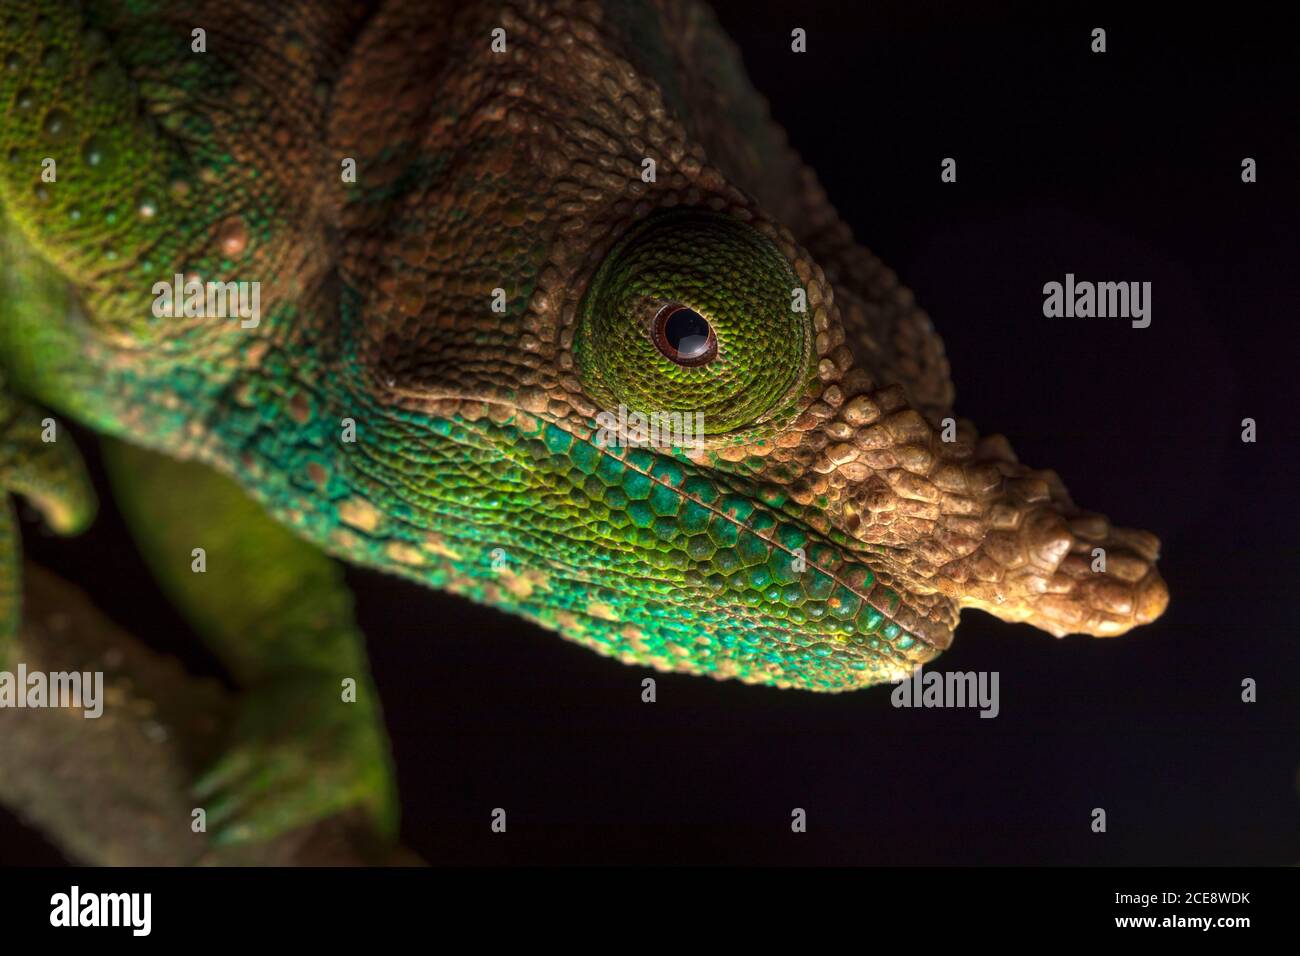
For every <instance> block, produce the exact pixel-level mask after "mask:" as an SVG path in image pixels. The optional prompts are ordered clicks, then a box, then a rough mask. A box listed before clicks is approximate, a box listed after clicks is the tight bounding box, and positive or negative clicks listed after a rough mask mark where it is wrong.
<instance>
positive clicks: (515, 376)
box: [0, 0, 1167, 764]
mask: <svg viewBox="0 0 1300 956" xmlns="http://www.w3.org/2000/svg"><path fill="white" fill-rule="evenodd" d="M231 6H232V5H231V4H230V3H229V2H228V0H223V2H222V3H221V4H215V3H212V4H208V3H184V4H170V5H164V4H157V3H153V2H149V0H134V2H99V3H95V2H92V3H86V4H84V5H81V6H80V7H78V6H75V5H72V4H57V3H53V2H46V3H31V2H29V0H27V2H8V0H6V2H0V23H3V33H0V207H2V208H3V212H4V215H5V216H6V217H7V218H8V221H9V226H8V227H7V230H6V232H7V241H8V242H9V243H11V244H13V245H14V247H15V248H18V247H24V248H29V249H30V250H31V251H34V254H35V256H37V257H39V258H40V259H41V260H44V261H45V262H47V263H49V264H50V265H51V266H52V267H53V268H54V269H57V270H58V272H60V273H61V274H62V276H64V277H65V278H66V280H67V283H68V287H69V288H71V289H72V290H73V291H74V292H75V297H74V298H73V300H72V303H71V305H69V306H66V307H63V308H56V307H55V306H54V305H51V301H52V300H51V297H50V296H49V295H46V296H45V297H43V298H42V297H39V296H33V295H28V296H26V297H24V296H23V295H21V294H14V293H12V292H11V293H10V302H9V304H8V305H6V306H5V308H4V313H3V319H4V326H5V329H6V341H8V342H11V343H17V344H15V345H13V346H12V347H10V348H7V350H6V361H7V363H8V364H9V367H10V371H9V376H10V380H11V383H12V388H13V390H14V391H21V392H23V393H25V394H27V395H29V396H31V397H33V398H36V399H39V400H40V401H42V402H44V403H46V404H48V405H51V406H53V407H55V408H56V409H58V410H59V411H61V412H62V413H63V414H66V415H69V416H72V417H74V418H76V419H77V420H79V421H81V422H83V423H85V424H87V425H89V426H90V427H92V428H94V429H97V430H99V431H101V432H103V433H105V434H108V435H112V436H116V437H118V438H121V439H124V440H126V441H127V442H130V443H134V444H138V445H142V446H147V447H148V448H150V449H154V450H156V451H159V452H162V453H164V454H166V455H168V456H172V457H175V458H182V459H193V460H197V461H200V462H203V463H205V464H208V465H211V466H213V467H215V468H216V469H218V470H219V471H221V472H224V473H225V474H227V475H229V476H231V477H233V478H234V480H235V481H236V482H237V483H238V484H239V485H240V486H242V488H243V489H244V490H245V491H246V492H247V493H248V494H249V495H251V496H252V497H253V498H254V499H256V501H258V502H259V503H260V504H261V505H262V506H264V508H265V509H266V511H267V512H268V513H269V514H271V515H272V516H274V518H275V519H277V520H278V521H280V522H282V523H283V524H284V525H287V526H288V527H289V528H291V529H293V530H294V531H296V532H297V533H298V534H299V535H301V536H302V537H304V538H305V539H307V540H308V541H311V542H314V543H315V544H316V545H318V546H319V547H320V548H322V549H324V550H325V551H326V552H328V553H329V554H331V555H334V556H336V557H338V558H341V559H344V560H346V561H350V562H355V563H358V564H363V565H367V566H370V567H375V568H381V569H383V570H386V571H390V572H392V573H395V574H399V575H402V576H404V577H407V578H410V579H412V580H414V581H417V582H419V583H421V584H424V585H427V586H430V587H436V588H443V589H447V590H451V591H454V592H456V593H459V594H463V595H465V596H467V597H469V598H471V599H473V600H476V601H480V602H484V603H487V604H492V605H495V606H497V607H501V608H504V609H507V610H509V611H512V612H514V613H517V614H519V615H522V616H523V617H526V618H528V619H530V620H532V621H535V622H537V623H539V624H541V625H542V626H544V627H546V628H549V629H552V630H555V631H557V632H559V633H560V634H561V635H563V636H564V637H566V638H568V639H570V640H574V641H578V642H581V643H583V644H585V645H587V646H589V647H591V648H592V649H594V650H596V651H598V652H599V653H602V654H605V655H608V656H611V657H615V658H618V659H620V660H622V661H625V662H627V663H634V664H642V665H650V666H653V667H656V668H659V669H661V670H675V671H686V672H690V673H697V674H704V675H709V676H713V677H719V678H721V677H734V678H737V679H739V680H742V681H746V682H751V683H761V684H772V685H776V686H779V687H795V688H803V689H809V690H818V691H839V690H849V689H855V688H861V687H866V686H870V685H873V684H880V683H883V682H887V681H890V680H893V679H896V678H898V677H900V676H902V675H904V674H906V673H907V672H908V671H909V670H911V669H912V668H914V667H915V666H917V665H918V664H923V663H925V662H928V661H931V660H933V659H934V658H935V657H936V656H937V655H938V654H939V653H941V652H942V650H943V649H945V648H946V647H947V646H948V645H949V643H950V642H951V637H952V631H953V629H954V628H955V626H956V624H957V621H958V616H959V612H960V610H961V609H962V608H963V607H976V608H980V609H984V610H987V611H989V612H991V613H993V614H996V615H998V616H1000V617H1002V618H1004V619H1007V620H1011V621H1026V622H1028V623H1030V624H1033V625H1035V626H1037V627H1040V628H1042V629H1044V630H1047V631H1049V632H1051V633H1054V634H1056V635H1058V636H1059V635H1062V634H1066V633H1089V634H1097V635H1112V634H1119V633H1122V632H1124V631H1126V630H1128V629H1129V628H1130V627H1132V626H1134V625H1136V624H1141V623H1145V622H1147V621H1150V620H1152V619H1154V618H1155V617H1157V616H1158V615H1159V614H1160V613H1161V611H1162V610H1163V609H1164V606H1165V604H1166V602H1167V593H1166V591H1165V588H1164V584H1163V582H1162V581H1161V579H1160V577H1159V574H1158V572H1157V571H1156V570H1155V566H1154V563H1155V559H1156V556H1157V550H1158V542H1157V541H1156V539H1155V538H1154V537H1153V536H1152V535H1149V534H1147V533H1145V532H1137V531H1130V530H1126V529H1121V528H1113V527H1111V525H1110V524H1109V522H1107V521H1106V519H1105V518H1103V517H1101V516H1099V515H1095V514H1090V513H1086V512H1083V511H1081V510H1079V509H1078V508H1076V507H1075V506H1074V504H1073V503H1072V501H1071V500H1070V498H1069V495H1068V493H1067V492H1066V490H1065V487H1064V485H1063V484H1062V483H1061V481H1060V479H1059V478H1058V477H1057V476H1056V475H1055V474H1054V473H1052V472H1050V471H1038V470H1033V469H1029V468H1026V467H1025V466H1022V465H1020V464H1019V463H1018V462H1017V461H1016V459H1015V456H1014V455H1013V454H1012V453H1011V450H1010V448H1009V446H1008V445H1007V443H1006V441H1005V440H1004V439H1002V438H1001V437H1000V436H991V437H986V438H983V439H980V438H979V436H978V435H977V434H976V432H975V430H974V428H973V427H972V426H971V425H970V423H968V422H966V421H964V420H956V419H953V420H952V423H951V425H950V426H949V427H948V428H947V429H944V430H941V426H942V425H943V424H944V419H947V418H949V417H950V415H951V403H952V386H951V383H950V382H949V380H948V374H947V362H946V359H945V358H944V355H943V348H942V343H941V342H940V340H939V338H938V336H937V334H936V333H935V332H934V329H933V327H932V326H931V324H930V321H929V319H928V317H927V316H926V315H925V313H924V312H922V311H921V310H920V309H918V308H917V307H916V306H915V304H914V302H913V300H912V296H911V293H910V292H908V291H907V290H906V289H903V288H902V287H901V286H899V285H898V283H897V280H896V278H895V276H894V275H893V273H892V272H890V271H889V270H888V269H887V268H885V267H884V266H883V265H882V264H881V263H880V262H879V260H877V259H875V257H874V256H872V255H871V254H870V253H869V252H868V251H867V250H866V249H864V248H862V247H861V246H859V245H857V244H856V243H855V242H854V241H853V239H852V236H851V234H850V233H849V230H848V229H847V227H845V226H844V224H843V223H842V222H841V221H840V220H839V219H838V217H837V216H836V214H835V212H834V210H833V209H832V208H831V206H830V205H829V203H827V201H826V199H825V196H824V195H823V193H822V191H821V189H820V187H819V186H818V185H817V183H816V180H815V178H814V177H813V175H812V174H811V172H810V171H809V170H807V169H806V167H804V166H803V165H802V163H801V162H800V161H799V159H798V157H797V156H796V155H795V154H794V152H793V151H792V150H790V149H789V148H788V146H787V145H786V143H785V139H784V135H783V134H782V133H781V131H780V129H779V128H778V127H776V126H775V125H774V124H773V123H772V122H771V120H770V118H769V117H768V114H767V110H766V106H765V105H764V104H763V102H762V100H761V98H760V97H758V96H757V94H756V93H755V92H754V91H753V90H752V88H751V87H750V85H749V83H748V81H747V79H746V78H745V75H744V72H743V69H742V67H741V65H740V62H739V58H738V56H737V54H736V51H735V50H734V48H733V47H732V46H731V44H730V43H729V42H728V41H727V40H726V38H725V37H724V36H723V35H722V34H721V32H720V31H719V29H718V28H717V25H716V23H715V22H714V21H713V19H712V17H711V15H710V14H709V13H708V12H707V10H705V9H704V8H702V7H700V6H698V5H696V4H694V3H689V2H676V0H664V2H649V0H645V2H638V0H632V2H627V3H618V4H609V5H607V6H605V7H604V8H602V7H600V6H598V5H594V4H592V5H584V6H583V7H582V8H581V12H577V11H575V10H573V9H571V8H570V7H569V6H568V5H566V4H563V3H558V2H557V3H555V4H549V3H545V2H543V3H530V4H523V3H519V4H514V3H487V2H485V3H473V4H463V3H445V4H438V3H428V2H424V0H420V2H415V0H411V2H401V0H392V2H377V3H370V4H364V3H363V4H340V5H339V6H338V9H337V10H331V9H326V6H327V5H318V4H313V3H306V2H301V3H288V4H282V5H270V6H275V7H276V9H275V10H274V12H271V11H268V10H266V9H263V6H264V5H261V4H247V5H245V4H235V5H234V6H238V7H240V8H241V10H240V11H239V12H238V13H233V12H231V9H230V8H231ZM245 7H246V9H243V8H245ZM195 27H202V28H204V29H205V30H206V31H207V33H206V44H207V47H206V52H202V53H198V52H194V50H193V49H192V46H191V31H192V30H193V29H194V28H195ZM497 28H501V29H504V31H505V38H506V49H505V50H504V51H501V52H495V51H494V50H493V49H492V38H493V31H494V30H495V29H497ZM47 156H48V157H52V158H55V159H56V160H57V162H58V180H57V182H56V183H49V184H45V183H42V182H41V179H40V174H41V160H42V158H44V157H47ZM647 158H648V159H653V160H654V164H655V175H654V177H653V179H652V180H651V179H650V178H649V177H648V176H646V175H645V171H646V164H645V160H646V159H647ZM345 160H352V161H354V162H355V167H356V171H357V172H356V177H355V182H353V181H350V180H349V179H348V177H347V176H346V175H343V171H344V169H345V164H344V161H345ZM3 234H4V233H0V235H3ZM23 254H24V255H28V254H29V253H27V252H24V253H23ZM33 268H35V267H33ZM28 271H29V272H30V271H32V270H28ZM175 273H182V274H186V275H189V274H195V275H197V276H199V277H200V278H201V279H217V280H220V281H241V280H242V281H258V282H260V283H261V309H262V316H261V321H260V324H259V325H258V326H257V327H256V328H253V329H249V328H241V327H240V323H239V322H238V321H236V320H231V319H225V320H223V319H215V318H199V317H192V318H168V317H163V318H159V317H157V316H155V315H154V313H153V311H152V308H151V307H152V305H153V302H154V293H153V286H154V283H156V282H160V281H161V282H170V280H171V277H172V275H173V274H175ZM9 287H10V288H13V287H15V282H14V281H13V280H12V279H11V280H10V282H9ZM497 290H501V291H500V292H498V291H497ZM500 301H503V302H504V308H503V310H502V309H495V308H494V303H497V302H500ZM674 303H676V304H681V305H685V306H687V307H689V308H692V309H694V310H695V311H696V312H698V313H699V314H700V315H702V316H704V317H705V318H706V319H707V320H708V322H709V323H710V325H711V327H712V328H713V330H714V332H715V334H716V338H717V343H718V351H717V357H716V358H715V359H714V360H713V361H711V362H709V363H707V364H704V365H700V366H695V367H689V368H688V367H682V366H680V365H678V364H676V363H674V362H673V361H671V360H670V359H669V358H668V357H666V356H665V355H664V354H663V353H662V352H661V351H660V350H659V348H658V347H657V346H656V344H655V341H654V336H653V334H652V326H653V323H654V319H655V316H656V315H657V314H658V313H659V311H660V309H661V308H663V307H664V306H666V305H669V304H674ZM801 306H802V308H800V307H801ZM620 404H622V405H625V406H626V407H627V408H628V409H630V410H631V411H634V412H643V413H650V412H667V413H672V412H686V413H693V412H701V413H702V414H703V418H704V429H705V436H704V440H703V443H702V447H700V448H690V447H654V448H625V447H618V446H616V445H611V444H610V443H609V442H608V441H604V440H603V438H605V437H607V436H602V435H600V434H599V426H600V423H599V422H598V420H597V417H596V416H597V414H598V413H599V412H600V411H601V410H614V409H616V408H617V407H618V406H619V405H620ZM349 423H355V441H351V440H347V439H348V438H349V437H350V432H349V429H350V427H351V426H350V424H349ZM945 431H946V432H947V434H945V433H944V432H945ZM11 487H14V486H11ZM178 547H179V544H178ZM1097 547H1101V548H1104V549H1105V550H1106V553H1107V570H1106V571H1105V572H1101V573H1098V572H1095V571H1093V570H1092V566H1091V562H1092V552H1093V549H1094V548H1097ZM186 553H187V554H188V552H186ZM209 577H211V575H209ZM297 653H298V652H296V651H286V652H285V654H286V655H287V659H295V660H296V657H295V656H294V655H296V654H297ZM376 759H378V757H376V756H375V755H373V754H371V755H370V757H367V758H366V759H365V760H360V761H358V763H361V764H365V763H367V762H370V763H373V761H374V760H376Z"/></svg>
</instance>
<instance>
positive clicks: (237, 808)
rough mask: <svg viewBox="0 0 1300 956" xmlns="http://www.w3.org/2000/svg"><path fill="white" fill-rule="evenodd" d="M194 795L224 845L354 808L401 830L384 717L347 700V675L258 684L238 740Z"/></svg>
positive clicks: (387, 829)
mask: <svg viewBox="0 0 1300 956" xmlns="http://www.w3.org/2000/svg"><path fill="white" fill-rule="evenodd" d="M359 693H360V694H364V695H370V694H371V693H372V691H371V689H370V688H369V687H365V688H363V689H361V690H360V691H359ZM194 795H195V797H196V798H197V799H198V800H199V801H200V802H201V805H202V806H203V807H204V808H205V809H206V811H207V823H208V828H209V833H210V834H211V838H212V841H213V842H214V843H216V844H219V845H229V844H233V843H242V842H252V841H257V840H265V839H269V838H271V837H274V836H276V835H278V834H281V833H284V832H286V831H288V830H293V829H297V828H298V827H301V826H305V825H307V824H310V823H314V822H316V821H317V820H321V819H323V818H325V817H328V816H333V815H334V814H336V813H340V812H343V811H345V810H349V809H351V808H353V807H361V808H362V809H364V810H365V811H366V812H367V814H368V816H369V817H370V819H371V821H372V823H373V825H374V826H375V828H376V830H377V831H378V832H379V833H380V834H381V835H382V836H384V837H392V836H394V835H395V834H396V830H397V793H396V790H395V788H394V786H393V775H392V772H391V768H390V766H389V758H388V746H387V739H386V737H385V734H384V731H383V728H382V724H381V722H380V720H379V715H378V713H377V712H376V710H375V709H374V708H373V707H370V706H368V705H366V704H363V703H360V702H357V703H346V702H344V701H343V700H342V699H341V690H340V682H337V681H334V680H333V678H328V677H320V676H311V677H293V678H285V679H283V680H278V681H275V682H273V683H271V684H268V685H264V686H263V687H260V688H258V689H256V690H253V691H251V692H250V693H249V694H248V695H247V696H246V698H245V700H244V702H243V709H242V711H241V714H240V718H239V721H238V723H237V726H236V728H235V739H234V741H233V742H232V746H231V747H230V749H229V750H228V751H227V752H226V753H225V754H224V755H223V756H222V757H221V758H220V759H219V760H218V761H217V763H216V764H215V765H214V766H212V767H211V768H210V769H209V770H208V771H207V772H206V773H205V774H203V776H202V777H201V778H200V779H199V780H198V782H197V783H196V784H195V785H194Z"/></svg>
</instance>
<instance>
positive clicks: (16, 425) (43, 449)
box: [0, 392, 95, 669]
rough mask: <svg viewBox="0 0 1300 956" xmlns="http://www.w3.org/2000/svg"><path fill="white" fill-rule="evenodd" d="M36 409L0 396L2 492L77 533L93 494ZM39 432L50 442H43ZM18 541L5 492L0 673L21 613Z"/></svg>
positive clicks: (0, 540) (1, 502)
mask: <svg viewBox="0 0 1300 956" xmlns="http://www.w3.org/2000/svg"><path fill="white" fill-rule="evenodd" d="M57 428H58V426H57V424H56V423H55V422H54V421H53V419H50V418H47V417H45V416H44V415H43V413H41V412H40V411H38V410H37V409H36V408H35V407H34V406H32V405H29V404H27V403H26V402H24V401H22V400H20V399H17V398H15V397H13V396H11V395H8V394H5V393H3V392H0V488H3V491H4V492H7V493H15V492H16V493H18V494H21V495H22V496H23V497H25V498H26V499H27V500H28V501H29V502H30V503H31V504H32V505H33V506H35V507H36V509H37V510H39V511H40V512H41V514H42V515H43V516H44V518H45V521H46V523H47V524H48V525H49V526H50V527H51V528H52V529H53V530H55V531H57V532H58V533H59V534H76V533H77V532H79V531H81V530H82V529H83V528H85V527H86V525H88V524H89V523H90V520H91V518H92V517H93V516H94V513H95V495H94V492H93V491H92V490H91V487H90V482H89V479H88V478H87V477H86V474H85V468H84V465H83V463H82V461H81V456H80V455H79V454H78V453H77V450H76V448H74V447H73V445H72V439H71V438H70V437H67V436H59V434H58V431H57ZM42 434H45V435H47V436H51V437H53V438H54V440H53V441H49V442H46V441H44V440H42ZM21 555H22V541H21V539H20V536H19V534H18V527H17V523H16V522H15V520H14V513H13V506H12V504H11V503H10V502H9V500H8V494H5V495H3V496H0V669H7V665H8V661H9V658H10V657H11V656H12V646H13V641H14V636H15V634H16V633H17V630H18V622H19V618H20V614H21V606H20V604H21V595H22V587H21V581H20V579H19V576H20V569H21V565H22V556H21Z"/></svg>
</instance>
